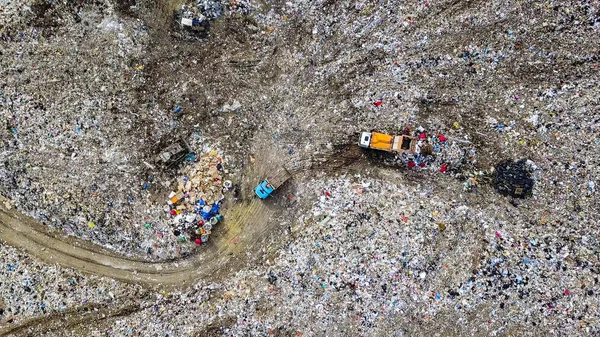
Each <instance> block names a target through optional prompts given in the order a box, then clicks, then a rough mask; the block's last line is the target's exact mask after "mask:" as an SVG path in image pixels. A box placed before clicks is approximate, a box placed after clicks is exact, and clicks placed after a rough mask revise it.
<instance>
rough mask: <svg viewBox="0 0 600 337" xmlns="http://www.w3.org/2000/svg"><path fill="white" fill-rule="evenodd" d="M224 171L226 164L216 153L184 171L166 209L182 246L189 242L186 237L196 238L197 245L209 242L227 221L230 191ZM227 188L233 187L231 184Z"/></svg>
mask: <svg viewBox="0 0 600 337" xmlns="http://www.w3.org/2000/svg"><path fill="white" fill-rule="evenodd" d="M223 171H224V167H223V161H222V159H221V158H220V157H219V156H218V155H217V152H216V151H214V150H213V151H210V152H209V153H207V154H205V155H203V156H200V157H199V158H197V161H196V162H194V163H193V164H191V165H188V166H186V167H184V168H183V169H182V170H181V176H180V178H179V179H178V180H177V186H178V187H177V191H172V192H171V193H170V194H169V199H168V200H167V205H168V206H169V207H168V208H166V209H165V210H167V211H168V212H169V214H170V215H171V216H172V217H173V218H172V221H171V224H172V226H173V228H174V229H175V232H174V234H175V236H177V237H178V238H179V241H180V242H185V240H186V234H185V233H187V235H189V236H196V239H195V240H194V241H195V243H196V244H199V243H205V242H207V241H208V239H209V237H210V234H211V232H212V229H213V226H214V225H216V224H217V222H219V221H220V220H221V219H222V218H223V217H222V215H221V214H219V211H220V208H221V202H222V200H223V199H224V198H225V196H224V195H223V192H224V191H226V190H227V187H226V186H225V184H224V183H223V176H222V174H223ZM227 185H228V186H230V187H231V181H229V183H227ZM198 239H200V242H198Z"/></svg>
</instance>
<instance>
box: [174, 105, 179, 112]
mask: <svg viewBox="0 0 600 337" xmlns="http://www.w3.org/2000/svg"><path fill="white" fill-rule="evenodd" d="M180 111H181V105H178V106H176V107H175V110H173V112H174V113H179V112H180Z"/></svg>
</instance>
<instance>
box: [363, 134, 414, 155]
mask: <svg viewBox="0 0 600 337" xmlns="http://www.w3.org/2000/svg"><path fill="white" fill-rule="evenodd" d="M358 146H360V147H364V148H369V149H375V150H383V151H388V152H399V153H402V152H408V153H415V149H416V147H417V140H416V139H415V138H414V137H410V136H390V135H386V134H384V133H377V132H362V133H361V134H360V139H359V141H358Z"/></svg>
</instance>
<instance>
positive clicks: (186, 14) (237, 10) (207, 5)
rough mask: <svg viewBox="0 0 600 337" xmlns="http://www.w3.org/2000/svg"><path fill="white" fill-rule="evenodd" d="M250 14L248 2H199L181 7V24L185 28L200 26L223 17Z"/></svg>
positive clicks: (203, 0) (238, 0)
mask: <svg viewBox="0 0 600 337" xmlns="http://www.w3.org/2000/svg"><path fill="white" fill-rule="evenodd" d="M249 12H250V3H249V1H247V0H237V1H218V0H216V1H215V0H197V1H193V2H192V3H191V4H188V5H183V6H182V7H181V13H180V15H181V24H182V25H184V26H198V25H200V24H201V23H203V22H205V21H210V20H214V19H217V18H219V17H222V16H226V15H227V16H231V15H234V14H241V15H245V14H248V13H249Z"/></svg>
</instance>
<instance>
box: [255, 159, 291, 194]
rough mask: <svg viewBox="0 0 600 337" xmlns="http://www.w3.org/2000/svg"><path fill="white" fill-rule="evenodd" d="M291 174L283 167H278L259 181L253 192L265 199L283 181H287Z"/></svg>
mask: <svg viewBox="0 0 600 337" xmlns="http://www.w3.org/2000/svg"><path fill="white" fill-rule="evenodd" d="M291 177H292V175H291V174H290V173H289V171H288V170H287V169H286V168H285V167H280V168H279V170H277V171H275V172H274V173H272V174H271V175H269V176H268V177H267V178H266V179H265V180H263V181H262V182H260V183H259V184H258V185H257V186H256V187H255V188H254V193H256V195H257V196H258V197H259V198H261V199H266V198H267V197H269V196H270V195H271V193H273V191H275V190H276V189H278V188H279V187H280V186H281V185H283V183H285V182H286V181H288V179H290V178H291Z"/></svg>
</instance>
